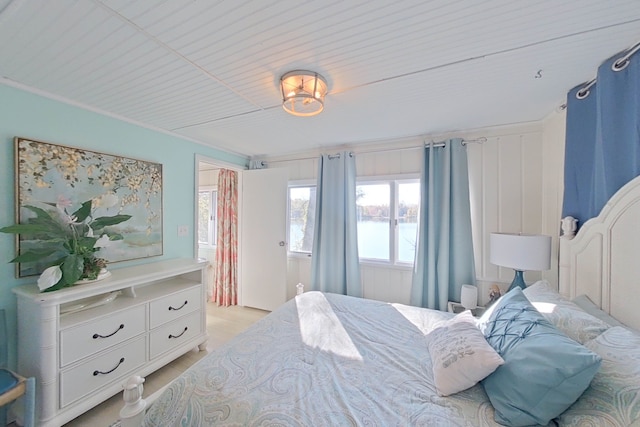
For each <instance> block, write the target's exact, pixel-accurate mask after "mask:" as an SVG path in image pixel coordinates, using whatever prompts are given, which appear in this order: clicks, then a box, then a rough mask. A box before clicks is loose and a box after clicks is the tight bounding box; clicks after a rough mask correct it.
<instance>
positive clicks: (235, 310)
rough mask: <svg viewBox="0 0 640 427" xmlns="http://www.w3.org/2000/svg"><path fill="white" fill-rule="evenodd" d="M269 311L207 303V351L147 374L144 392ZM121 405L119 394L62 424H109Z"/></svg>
mask: <svg viewBox="0 0 640 427" xmlns="http://www.w3.org/2000/svg"><path fill="white" fill-rule="evenodd" d="M268 313H269V312H267V311H263V310H257V309H254V308H248V307H239V306H232V307H218V306H216V305H215V304H207V332H208V333H209V341H208V342H207V350H206V351H201V352H196V351H191V352H188V353H187V354H185V355H184V356H182V357H179V358H178V359H176V360H174V361H173V362H171V363H169V364H168V365H166V366H164V367H163V368H160V369H159V370H157V371H156V372H154V373H153V374H151V375H149V376H147V377H146V378H145V383H144V395H145V396H149V395H150V394H152V393H153V392H155V391H156V390H158V389H160V388H161V387H163V386H164V385H166V384H168V383H169V382H171V381H172V380H173V379H174V378H176V377H177V376H178V375H180V374H181V373H182V372H183V371H185V370H186V369H187V368H188V367H189V366H191V365H192V364H194V363H195V362H196V361H198V360H200V359H201V358H203V357H204V356H206V355H207V354H208V353H209V352H211V351H212V350H213V349H215V348H217V347H220V346H221V345H222V344H224V343H225V342H227V341H228V340H230V339H231V338H233V337H234V336H235V335H237V334H239V333H240V332H242V331H244V330H245V329H246V328H247V327H249V326H250V325H251V324H253V323H254V322H256V321H258V320H260V319H261V318H263V317H264V316H265V315H267V314H268ZM122 406H123V401H122V394H121V393H119V394H117V395H115V396H113V397H112V398H110V399H109V400H106V401H105V402H103V403H102V404H100V405H98V406H96V407H95V408H94V409H92V410H91V411H89V412H86V413H84V414H83V415H81V416H79V417H78V418H76V419H74V420H73V421H71V422H69V423H67V424H65V425H64V427H80V426H83V427H85V426H86V427H108V426H109V425H111V424H112V423H114V422H115V421H116V420H117V419H118V413H119V412H120V409H122Z"/></svg>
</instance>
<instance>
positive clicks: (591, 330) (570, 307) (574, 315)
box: [523, 280, 610, 344]
mask: <svg viewBox="0 0 640 427" xmlns="http://www.w3.org/2000/svg"><path fill="white" fill-rule="evenodd" d="M523 293H524V295H525V296H526V297H527V299H528V300H529V301H530V302H531V304H533V306H534V307H535V308H536V309H537V310H538V311H539V312H540V313H541V314H542V315H543V316H544V317H545V318H546V319H547V320H548V321H549V322H551V324H553V325H554V326H555V327H556V328H558V329H559V330H560V331H562V332H563V333H564V334H565V335H567V336H568V337H569V338H571V339H573V340H575V341H577V342H579V343H580V344H584V343H586V342H587V341H591V340H592V339H594V338H596V337H597V336H598V335H600V334H601V333H603V332H604V331H606V330H607V329H609V327H610V326H609V325H608V324H607V323H605V322H603V321H602V320H600V319H598V318H597V317H594V316H592V315H590V314H589V313H587V312H586V311H584V310H582V309H581V308H580V307H578V306H577V305H576V304H574V303H573V302H571V301H570V300H568V299H567V298H565V297H563V296H562V295H560V294H559V293H558V291H556V290H555V289H553V288H552V287H551V285H549V282H547V281H546V280H540V281H538V282H536V283H534V284H533V285H531V286H529V287H528V288H526V289H525V290H524V291H523Z"/></svg>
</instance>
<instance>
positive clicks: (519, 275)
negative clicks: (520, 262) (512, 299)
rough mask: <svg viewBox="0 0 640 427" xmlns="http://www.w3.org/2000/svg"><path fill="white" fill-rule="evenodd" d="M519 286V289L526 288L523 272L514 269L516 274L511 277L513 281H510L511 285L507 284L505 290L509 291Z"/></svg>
mask: <svg viewBox="0 0 640 427" xmlns="http://www.w3.org/2000/svg"><path fill="white" fill-rule="evenodd" d="M516 287H518V288H521V289H523V290H524V289H527V284H526V283H524V272H523V271H520V270H516V275H515V276H514V277H513V282H511V286H509V289H508V290H507V292H509V291H510V290H511V289H513V288H516Z"/></svg>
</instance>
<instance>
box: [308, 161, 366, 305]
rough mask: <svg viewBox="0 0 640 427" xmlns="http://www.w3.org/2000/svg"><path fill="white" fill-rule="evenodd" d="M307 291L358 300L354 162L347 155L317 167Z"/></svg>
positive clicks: (358, 274)
mask: <svg viewBox="0 0 640 427" xmlns="http://www.w3.org/2000/svg"><path fill="white" fill-rule="evenodd" d="M311 289H313V290H316V291H323V292H332V293H337V294H343V295H351V296H356V297H362V284H361V282H360V260H359V258H358V235H357V217H356V163H355V157H354V156H353V155H352V154H351V153H348V152H343V153H340V154H337V155H331V156H329V155H323V156H322V157H321V158H320V161H319V165H318V185H317V188H316V218H315V230H314V237H313V250H312V258H311Z"/></svg>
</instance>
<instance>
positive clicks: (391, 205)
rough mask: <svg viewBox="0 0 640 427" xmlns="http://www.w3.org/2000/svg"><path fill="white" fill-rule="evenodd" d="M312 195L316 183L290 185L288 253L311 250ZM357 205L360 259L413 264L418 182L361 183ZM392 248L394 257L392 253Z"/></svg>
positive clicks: (313, 195)
mask: <svg viewBox="0 0 640 427" xmlns="http://www.w3.org/2000/svg"><path fill="white" fill-rule="evenodd" d="M392 190H393V191H392ZM315 197H316V195H315V186H298V187H290V188H289V251H290V252H302V253H311V249H312V246H313V233H314V220H315ZM356 204H357V209H358V210H357V215H358V252H359V255H360V258H361V259H369V260H375V261H386V262H400V263H409V264H411V263H413V260H414V256H415V250H416V233H417V229H418V209H419V206H420V184H419V182H418V181H417V180H403V181H385V182H376V183H366V184H360V185H358V186H357V187H356ZM392 250H393V253H394V254H395V256H392ZM392 258H394V259H392Z"/></svg>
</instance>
